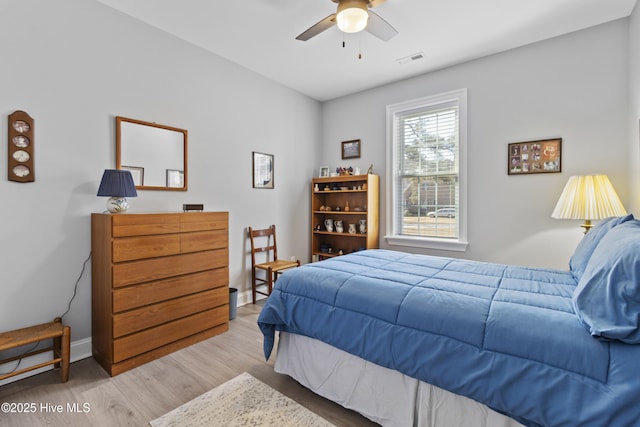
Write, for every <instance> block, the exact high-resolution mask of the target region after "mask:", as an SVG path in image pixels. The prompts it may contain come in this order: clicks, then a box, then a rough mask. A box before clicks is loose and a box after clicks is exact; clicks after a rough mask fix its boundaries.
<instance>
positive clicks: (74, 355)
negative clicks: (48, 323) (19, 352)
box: [0, 337, 91, 386]
mask: <svg viewBox="0 0 640 427" xmlns="http://www.w3.org/2000/svg"><path fill="white" fill-rule="evenodd" d="M70 350H71V357H70V358H69V361H70V362H71V363H73V362H76V361H78V360H82V359H86V358H87V357H91V337H89V338H85V339H81V340H78V341H73V342H71V345H70ZM52 357H53V354H52V352H48V353H41V354H38V355H35V356H32V357H27V358H24V359H22V362H21V363H20V368H18V369H21V368H24V367H27V366H33V365H37V364H38V363H44V362H46V361H48V360H51V359H52ZM17 363H18V362H10V363H7V364H6V365H3V366H2V368H4V369H3V370H2V371H0V373H6V372H8V371H9V370H10V369H13V368H14V367H15V366H16V364H17ZM51 369H53V365H49V366H45V367H42V368H40V369H35V370H33V371H29V372H25V373H24V374H20V375H16V376H15V377H11V378H7V379H5V380H2V381H0V386H3V385H5V384H9V383H12V382H15V381H19V380H21V379H23V378H28V377H31V376H33V375H37V374H40V373H42V372H46V371H50V370H51ZM69 371H70V373H69V376H71V375H73V369H72V368H70V369H69Z"/></svg>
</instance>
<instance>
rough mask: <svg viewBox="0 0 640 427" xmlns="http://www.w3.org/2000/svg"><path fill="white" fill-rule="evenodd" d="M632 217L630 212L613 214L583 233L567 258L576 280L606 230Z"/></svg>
mask: <svg viewBox="0 0 640 427" xmlns="http://www.w3.org/2000/svg"><path fill="white" fill-rule="evenodd" d="M632 219H633V215H632V214H629V215H627V216H613V217H610V218H605V219H603V220H602V221H600V222H599V223H598V224H596V225H595V226H593V227H592V228H591V230H590V231H589V232H588V233H587V234H585V236H584V237H583V238H582V240H581V241H580V243H578V246H577V247H576V250H575V252H574V253H573V256H572V257H571V259H570V260H569V267H570V269H571V273H572V274H573V277H575V278H576V280H578V281H579V280H580V278H581V277H582V274H583V273H584V269H585V268H586V267H587V263H588V262H589V258H591V254H592V253H593V251H594V249H595V248H596V246H598V242H600V240H601V239H602V238H603V237H604V235H605V234H607V232H608V231H609V230H611V229H612V228H613V227H615V226H616V225H618V224H622V223H623V222H627V221H629V220H632Z"/></svg>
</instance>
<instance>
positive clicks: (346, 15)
mask: <svg viewBox="0 0 640 427" xmlns="http://www.w3.org/2000/svg"><path fill="white" fill-rule="evenodd" d="M368 3H369V2H368V1H367V0H343V1H341V2H340V3H339V4H338V13H337V15H336V20H337V22H338V28H339V29H340V31H343V32H345V33H357V32H358V31H362V30H364V29H365V27H366V26H367V21H368V19H369V12H368V11H367V4H368Z"/></svg>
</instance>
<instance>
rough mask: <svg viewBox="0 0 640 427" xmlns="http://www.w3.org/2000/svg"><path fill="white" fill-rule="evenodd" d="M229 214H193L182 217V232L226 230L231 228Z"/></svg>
mask: <svg viewBox="0 0 640 427" xmlns="http://www.w3.org/2000/svg"><path fill="white" fill-rule="evenodd" d="M228 224H229V213H228V212H191V213H185V214H183V215H181V216H180V231H181V232H183V233H184V232H191V231H205V230H226V229H227V228H228V227H229V225H228Z"/></svg>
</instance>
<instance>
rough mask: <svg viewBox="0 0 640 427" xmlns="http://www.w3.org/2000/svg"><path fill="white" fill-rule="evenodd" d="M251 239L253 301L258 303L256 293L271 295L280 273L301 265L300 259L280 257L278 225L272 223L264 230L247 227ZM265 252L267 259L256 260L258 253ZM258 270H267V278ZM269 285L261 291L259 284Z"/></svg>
mask: <svg viewBox="0 0 640 427" xmlns="http://www.w3.org/2000/svg"><path fill="white" fill-rule="evenodd" d="M247 229H248V231H249V239H250V240H251V294H252V297H253V303H254V304H255V303H256V294H261V295H266V296H269V295H271V290H272V289H273V285H274V284H275V282H276V280H277V279H278V275H280V274H282V273H283V272H284V270H288V269H289V268H294V267H299V266H300V261H286V260H280V259H278V249H277V245H276V226H275V225H272V226H270V227H269V228H265V229H263V230H254V229H253V228H251V227H247ZM262 252H264V253H265V255H266V261H264V262H256V254H258V253H262ZM258 270H263V271H264V272H265V276H266V277H265V278H262V277H258V274H257V273H258ZM265 285H266V287H267V290H266V292H263V291H259V290H258V286H265Z"/></svg>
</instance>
